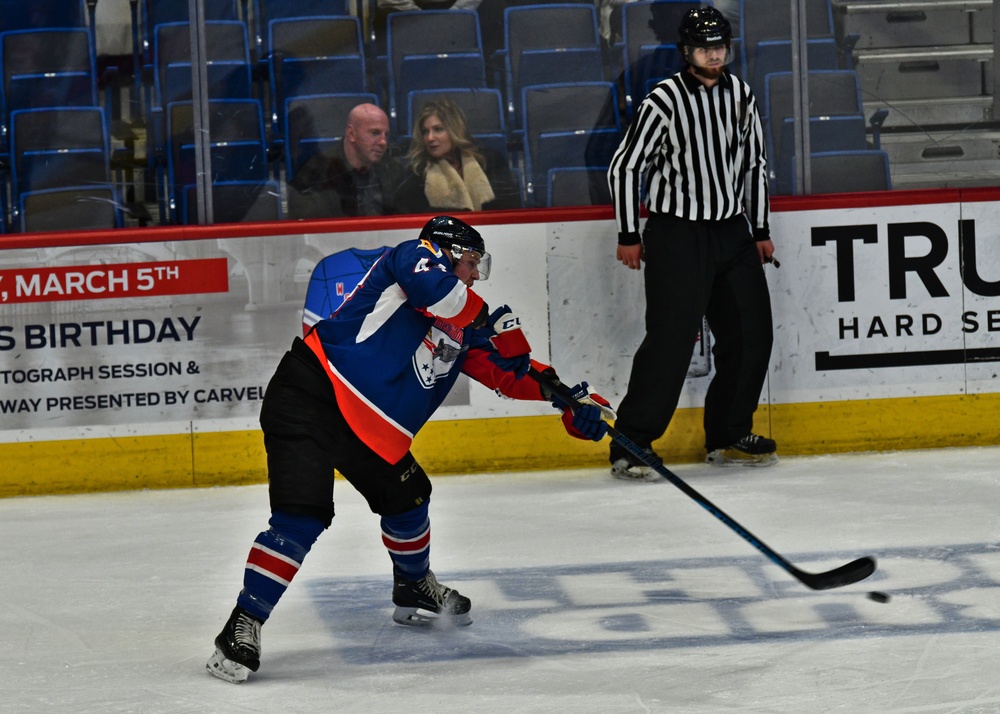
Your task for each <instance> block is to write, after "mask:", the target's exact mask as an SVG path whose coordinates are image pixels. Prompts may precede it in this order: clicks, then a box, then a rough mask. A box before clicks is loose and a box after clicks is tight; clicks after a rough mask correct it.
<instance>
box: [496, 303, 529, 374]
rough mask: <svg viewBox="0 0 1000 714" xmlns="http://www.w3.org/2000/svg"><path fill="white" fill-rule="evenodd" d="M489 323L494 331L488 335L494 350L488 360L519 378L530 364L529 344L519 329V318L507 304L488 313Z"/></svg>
mask: <svg viewBox="0 0 1000 714" xmlns="http://www.w3.org/2000/svg"><path fill="white" fill-rule="evenodd" d="M489 325H490V327H492V328H493V331H494V332H495V333H496V334H495V335H494V336H493V337H490V343H491V344H492V345H493V349H495V350H496V352H491V353H490V361H491V362H493V363H494V364H495V365H497V366H498V367H499V368H500V369H502V370H504V371H505V372H513V373H514V375H515V376H516V377H517V379H521V377H523V376H524V375H525V374H527V373H528V367H530V366H531V359H530V357H529V353H530V352H531V346H530V345H529V344H528V340H527V338H526V337H525V336H524V333H523V332H522V331H521V318H519V317H518V316H517V315H515V314H514V313H513V312H512V311H511V309H510V308H509V307H508V306H506V305H502V306H500V307H498V308H497V309H496V310H494V311H493V314H492V315H490V319H489Z"/></svg>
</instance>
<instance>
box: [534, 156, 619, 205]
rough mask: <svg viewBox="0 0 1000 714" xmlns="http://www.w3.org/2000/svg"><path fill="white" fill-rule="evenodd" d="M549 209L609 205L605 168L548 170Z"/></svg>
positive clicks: (587, 167) (606, 168)
mask: <svg viewBox="0 0 1000 714" xmlns="http://www.w3.org/2000/svg"><path fill="white" fill-rule="evenodd" d="M546 195H547V197H548V200H547V203H546V205H547V206H549V207H550V208H556V207H565V206H591V205H595V206H600V205H605V204H610V203H611V188H610V187H609V186H608V167H607V166H599V167H593V166H567V167H562V168H555V169H549V175H548V190H547V191H546Z"/></svg>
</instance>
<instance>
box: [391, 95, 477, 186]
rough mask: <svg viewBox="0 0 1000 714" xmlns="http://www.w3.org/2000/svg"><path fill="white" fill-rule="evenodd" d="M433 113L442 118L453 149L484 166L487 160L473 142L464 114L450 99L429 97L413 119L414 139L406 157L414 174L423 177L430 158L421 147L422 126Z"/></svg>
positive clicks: (422, 144) (423, 147) (425, 149)
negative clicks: (469, 156)
mask: <svg viewBox="0 0 1000 714" xmlns="http://www.w3.org/2000/svg"><path fill="white" fill-rule="evenodd" d="M432 116H436V117H437V118H438V119H440V120H441V124H442V125H443V126H444V130H445V131H446V132H448V136H450V137H451V144H452V146H453V147H454V149H455V150H456V151H458V152H459V153H460V154H461V153H463V152H464V153H468V154H471V155H472V156H473V158H475V159H476V161H478V162H479V165H480V166H482V167H483V168H484V169H485V168H486V159H485V157H484V156H483V154H482V152H481V151H480V150H479V147H478V146H476V142H475V141H474V140H473V138H472V136H471V134H470V133H469V125H468V122H466V120H465V113H464V112H463V111H462V110H461V109H460V108H459V106H458V105H457V104H455V103H454V102H453V101H451V100H450V99H443V98H442V99H432V100H430V101H429V102H427V103H425V104H424V106H423V108H421V110H420V113H419V114H418V115H417V118H416V119H414V121H413V139H411V141H410V150H409V151H408V152H407V154H406V156H407V158H408V159H409V160H410V167H411V168H412V169H413V173H415V174H416V175H417V176H423V175H424V170H425V169H426V168H427V164H428V163H429V162H430V160H431V157H430V155H429V154H428V153H427V147H426V146H424V139H423V126H424V122H425V121H427V119H429V118H430V117H432Z"/></svg>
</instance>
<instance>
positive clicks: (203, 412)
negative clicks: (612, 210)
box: [0, 226, 548, 441]
mask: <svg viewBox="0 0 1000 714" xmlns="http://www.w3.org/2000/svg"><path fill="white" fill-rule="evenodd" d="M482 232H483V235H484V237H485V239H486V241H487V245H488V247H489V250H490V251H491V253H492V254H493V255H494V266H495V267H494V271H493V274H492V275H491V276H490V279H489V281H486V282H481V283H479V284H478V285H477V287H476V289H477V291H478V292H479V293H480V294H481V295H482V296H483V297H484V298H485V299H486V300H487V302H488V303H489V304H490V305H495V306H498V305H499V304H501V303H502V302H505V301H512V302H516V301H517V300H520V301H521V303H519V304H518V308H517V309H518V311H519V313H520V314H521V315H522V319H523V320H524V321H525V324H526V325H528V326H530V327H528V334H529V338H530V339H532V341H533V342H534V353H535V354H536V355H537V356H538V357H539V358H540V359H546V358H547V355H548V335H547V332H546V324H547V315H546V313H547V302H546V297H545V279H544V275H545V255H544V245H545V242H546V238H545V228H544V226H520V227H519V230H518V231H517V235H512V236H508V235H506V234H505V233H504V231H503V230H502V228H501V227H490V226H485V227H484V228H483V230H482ZM416 233H417V231H414V230H395V231H381V230H373V231H367V232H352V233H350V234H333V233H331V234H306V235H287V236H268V237H246V238H243V237H239V238H221V239H211V240H188V241H172V242H164V243H143V244H120V245H99V246H90V245H86V246H75V247H74V246H69V247H56V248H38V249H30V250H28V249H16V250H5V251H3V252H0V415H2V417H3V418H2V428H0V440H3V441H19V440H23V439H26V438H31V433H32V432H34V433H35V434H36V436H37V433H39V431H40V430H44V432H45V433H46V434H49V435H51V438H68V437H69V435H72V436H83V437H87V436H107V435H108V434H109V433H110V434H114V433H115V432H116V431H122V430H125V431H127V433H130V434H134V433H163V434H166V433H174V432H183V431H188V430H190V429H192V428H194V425H195V424H197V425H200V426H202V427H203V426H204V425H207V424H208V425H213V428H214V429H217V430H224V429H250V430H253V429H256V428H257V427H256V420H257V415H258V414H259V411H260V401H261V399H262V398H263V395H264V390H265V389H266V387H267V382H268V380H269V379H270V376H271V374H272V373H273V371H274V368H275V367H276V365H277V363H278V361H279V359H280V358H281V356H282V354H283V353H284V352H285V350H287V349H288V347H289V346H290V345H291V342H292V340H293V338H295V337H296V336H301V335H302V330H303V319H304V318H303V306H304V300H305V296H306V290H307V287H308V283H309V279H310V276H311V273H312V270H313V268H314V266H315V265H316V264H317V263H318V262H319V261H320V260H321V259H322V258H324V257H325V256H327V255H330V254H332V253H335V252H337V251H342V250H345V249H347V248H352V247H354V248H362V249H371V248H375V247H381V246H386V245H389V246H391V245H395V244H396V243H398V242H401V241H402V240H406V239H408V238H412V237H415V235H416ZM501 234H503V236H504V237H503V239H502V240H501V239H499V237H500V235H501ZM351 288H353V284H352V285H351V286H349V287H347V288H345V289H346V290H348V291H349V290H350V289H351ZM341 292H343V290H342V291H341ZM313 321H314V320H313ZM474 406H475V408H473V407H474ZM546 406H547V405H546ZM538 410H539V406H538V405H525V404H524V403H516V402H511V401H504V400H500V399H498V398H497V396H496V395H495V394H493V393H492V392H491V391H489V390H486V389H482V388H480V389H477V390H472V389H470V388H469V383H468V381H467V380H464V379H463V380H462V381H460V383H459V385H457V387H456V389H455V390H454V391H453V394H452V395H451V397H450V398H449V401H448V402H447V403H446V406H445V407H444V408H443V409H442V410H441V411H440V412H439V415H438V418H451V419H461V418H473V417H488V416H510V415H518V414H536V413H538ZM66 429H69V430H70V431H69V432H68V434H67V433H63V432H60V430H66Z"/></svg>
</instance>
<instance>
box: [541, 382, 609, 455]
mask: <svg viewBox="0 0 1000 714" xmlns="http://www.w3.org/2000/svg"><path fill="white" fill-rule="evenodd" d="M570 391H571V392H573V398H574V399H576V401H578V402H579V403H580V404H581V405H582V406H580V407H579V408H577V409H576V410H570V409H565V410H564V411H563V415H562V421H563V426H564V427H566V432H567V433H568V434H569V435H570V436H574V437H576V438H577V439H590V440H592V441H600V440H601V439H603V438H604V435H605V434H607V433H608V425H607V424H606V423H605V422H604V418H605V417H607V418H609V419H616V418H617V417H618V415H617V414H615V410H614V409H612V408H611V405H610V404H609V403H608V400H607V399H605V398H604V397H602V396H601V395H600V394H598V393H597V392H592V391H590V386H589V385H588V384H587V383H586V382H581V383H580V384H578V385H576V386H575V387H572V388H571V389H570ZM553 404H554V405H555V406H556V407H557V408H562V406H561V405H560V404H559V403H558V402H556V401H553Z"/></svg>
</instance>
